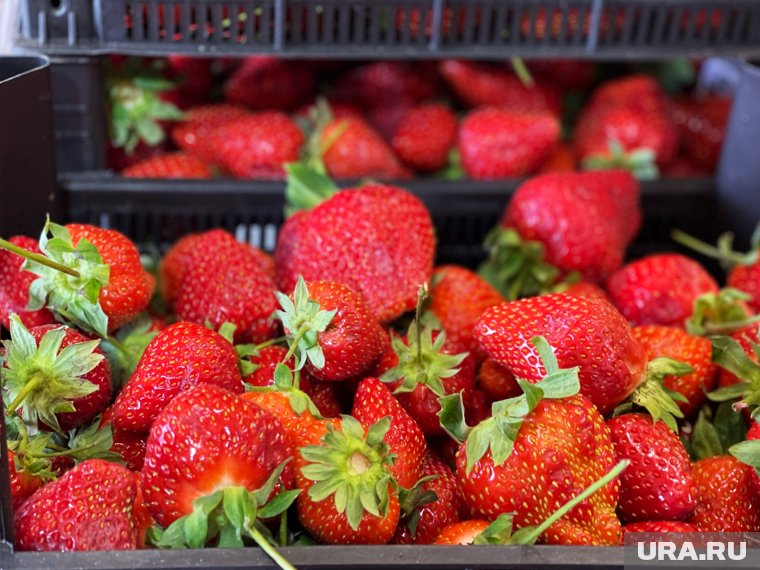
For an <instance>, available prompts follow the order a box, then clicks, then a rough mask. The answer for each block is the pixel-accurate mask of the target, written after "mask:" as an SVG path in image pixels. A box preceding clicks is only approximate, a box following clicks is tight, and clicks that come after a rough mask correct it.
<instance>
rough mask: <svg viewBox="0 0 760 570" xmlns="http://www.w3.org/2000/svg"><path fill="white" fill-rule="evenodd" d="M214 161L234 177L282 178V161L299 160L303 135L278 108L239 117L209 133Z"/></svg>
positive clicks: (283, 173)
mask: <svg viewBox="0 0 760 570" xmlns="http://www.w3.org/2000/svg"><path fill="white" fill-rule="evenodd" d="M209 138H210V140H209V145H211V146H213V148H214V149H215V150H214V162H216V163H217V164H218V165H219V166H221V167H222V168H224V169H225V170H227V171H228V172H229V173H230V174H232V175H233V176H235V177H237V178H252V179H270V178H275V179H277V178H283V177H284V175H285V170H284V168H283V167H284V165H285V164H286V163H288V162H294V161H296V160H298V157H299V154H300V152H301V147H302V146H303V143H304V136H303V133H302V132H301V129H299V128H298V125H296V124H295V122H294V121H293V120H292V119H290V117H288V116H287V115H285V114H283V113H279V112H277V111H261V112H258V113H252V114H250V115H247V116H245V117H240V118H238V119H236V120H234V121H231V122H228V123H225V124H224V125H222V126H220V127H219V128H217V129H214V130H213V131H212V132H211V134H210V135H209Z"/></svg>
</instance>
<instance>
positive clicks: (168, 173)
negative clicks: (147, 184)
mask: <svg viewBox="0 0 760 570" xmlns="http://www.w3.org/2000/svg"><path fill="white" fill-rule="evenodd" d="M213 174H214V173H213V171H212V169H211V166H209V165H208V164H206V163H205V162H203V161H202V160H201V159H199V158H196V157H195V156H193V155H191V154H185V153H181V152H176V153H170V154H160V155H158V156H154V157H152V158H149V159H147V160H143V161H142V162H138V163H137V164H133V165H132V166H130V167H128V168H125V169H124V170H122V171H121V175H122V176H126V177H128V178H211V177H212V176H213Z"/></svg>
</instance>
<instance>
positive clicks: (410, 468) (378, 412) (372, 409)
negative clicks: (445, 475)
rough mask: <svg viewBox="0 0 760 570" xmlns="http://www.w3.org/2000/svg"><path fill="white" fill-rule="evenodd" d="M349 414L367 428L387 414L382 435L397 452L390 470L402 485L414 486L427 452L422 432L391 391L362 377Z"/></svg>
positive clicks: (392, 449) (377, 381)
mask: <svg viewBox="0 0 760 570" xmlns="http://www.w3.org/2000/svg"><path fill="white" fill-rule="evenodd" d="M351 415H352V416H354V417H355V418H356V419H357V420H359V423H361V424H362V425H363V426H364V427H365V428H367V429H369V427H370V426H371V425H372V424H374V423H375V422H377V421H379V420H381V419H382V418H384V417H386V416H390V418H391V425H390V428H388V432H387V433H386V435H385V443H387V444H388V448H389V449H390V452H391V453H393V454H395V455H396V459H395V460H394V462H393V466H392V467H391V468H390V473H391V475H392V476H393V477H394V478H395V479H396V481H397V482H398V484H399V485H401V486H402V487H405V488H411V487H412V486H414V484H415V483H416V482H417V480H418V479H419V478H420V477H421V476H423V474H422V473H421V470H422V465H423V459H424V458H425V453H426V452H427V443H426V441H425V435H424V434H423V433H422V430H421V429H420V426H419V425H417V422H416V421H414V419H413V418H412V417H411V416H410V415H409V414H408V413H407V412H406V411H405V410H404V408H402V407H401V404H399V403H398V401H397V400H396V398H394V397H393V394H391V392H390V390H388V388H387V387H386V386H385V385H384V384H383V383H382V382H380V381H379V380H377V379H376V378H367V379H365V380H363V381H362V382H361V383H360V384H359V387H358V388H357V390H356V396H355V398H354V407H353V409H352V410H351Z"/></svg>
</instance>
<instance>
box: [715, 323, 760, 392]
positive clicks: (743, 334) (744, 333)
mask: <svg viewBox="0 0 760 570" xmlns="http://www.w3.org/2000/svg"><path fill="white" fill-rule="evenodd" d="M728 336H730V337H731V338H732V339H734V340H735V341H736V342H738V343H739V346H741V347H742V349H743V350H744V354H746V355H747V358H749V359H750V360H752V361H753V362H757V354H755V349H754V348H753V345H755V344H757V342H758V338H760V324H757V323H753V324H750V325H749V326H746V327H743V328H741V329H739V330H738V331H734V332H732V333H730V334H729V335H728ZM719 370H720V372H719V376H718V387H719V388H724V387H726V386H732V385H733V384H736V383H737V382H741V381H742V380H741V378H739V377H737V376H736V375H735V374H734V373H733V372H729V371H728V370H726V369H725V368H719Z"/></svg>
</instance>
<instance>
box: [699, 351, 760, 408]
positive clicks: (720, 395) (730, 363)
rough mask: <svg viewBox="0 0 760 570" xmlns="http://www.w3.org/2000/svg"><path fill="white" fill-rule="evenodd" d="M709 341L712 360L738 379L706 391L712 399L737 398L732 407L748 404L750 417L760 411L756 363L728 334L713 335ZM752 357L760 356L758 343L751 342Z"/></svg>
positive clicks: (759, 384) (759, 371) (743, 406)
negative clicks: (722, 386)
mask: <svg viewBox="0 0 760 570" xmlns="http://www.w3.org/2000/svg"><path fill="white" fill-rule="evenodd" d="M711 341H712V348H713V351H712V361H713V362H715V363H716V364H717V365H718V366H720V367H721V368H723V369H724V370H727V371H728V372H731V373H732V374H734V375H735V376H736V377H737V378H739V379H740V380H741V381H740V382H738V383H736V384H733V385H731V386H726V387H725V388H718V389H717V390H715V391H713V392H710V393H709V394H707V397H708V398H709V399H710V400H712V401H713V402H727V401H732V400H737V401H736V402H735V403H734V407H742V408H746V407H749V408H751V411H752V417H755V416H757V415H758V413H760V365H758V363H757V362H754V361H753V360H752V359H751V358H750V357H749V356H747V355H746V354H745V352H744V349H743V348H742V347H741V345H740V344H739V343H738V342H736V341H735V340H734V339H733V338H731V337H729V336H716V337H713V338H712V339H711ZM752 349H753V351H754V353H755V358H760V345H758V344H754V343H753V344H752Z"/></svg>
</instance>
